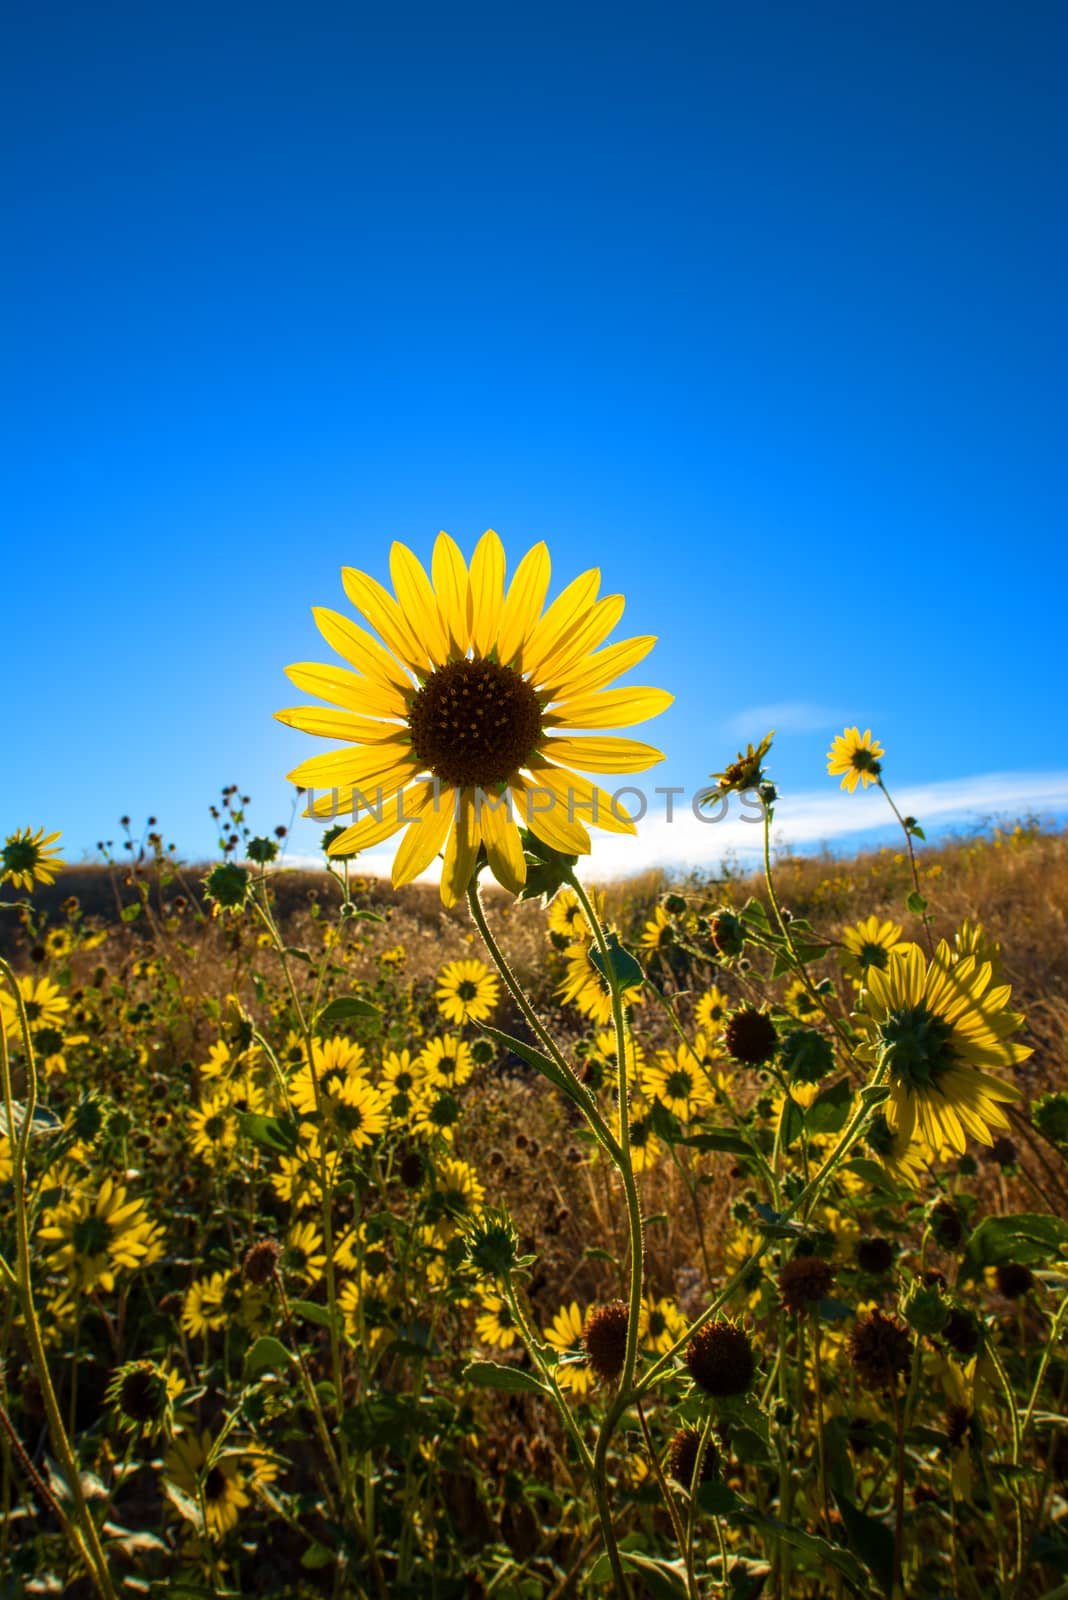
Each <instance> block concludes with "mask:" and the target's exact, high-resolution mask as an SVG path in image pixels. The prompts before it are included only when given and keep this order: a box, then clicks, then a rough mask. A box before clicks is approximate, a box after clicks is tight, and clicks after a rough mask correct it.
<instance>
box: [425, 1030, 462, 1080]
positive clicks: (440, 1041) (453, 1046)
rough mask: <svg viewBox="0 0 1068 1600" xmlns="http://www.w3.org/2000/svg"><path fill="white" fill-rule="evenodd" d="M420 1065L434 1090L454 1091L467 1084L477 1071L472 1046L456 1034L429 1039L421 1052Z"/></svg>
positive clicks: (440, 1035) (446, 1034)
mask: <svg viewBox="0 0 1068 1600" xmlns="http://www.w3.org/2000/svg"><path fill="white" fill-rule="evenodd" d="M418 1065H419V1066H420V1068H421V1069H422V1071H423V1073H424V1075H425V1077H426V1080H427V1083H428V1085H429V1086H430V1087H431V1088H432V1089H441V1088H448V1089H454V1088H455V1087H456V1085H457V1084H458V1083H466V1082H467V1080H468V1078H469V1077H470V1076H471V1074H472V1072H474V1070H475V1058H474V1056H473V1055H472V1054H471V1046H470V1045H469V1044H468V1043H467V1042H466V1041H465V1040H463V1039H460V1038H458V1037H457V1035H456V1034H454V1033H445V1034H439V1035H437V1036H436V1037H435V1038H433V1039H428V1040H427V1042H426V1044H425V1045H424V1046H423V1048H422V1050H421V1051H420V1052H419V1060H418Z"/></svg>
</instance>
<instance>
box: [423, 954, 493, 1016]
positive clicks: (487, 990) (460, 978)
mask: <svg viewBox="0 0 1068 1600" xmlns="http://www.w3.org/2000/svg"><path fill="white" fill-rule="evenodd" d="M499 993H500V985H499V983H498V981H497V978H496V975H495V974H494V973H492V972H491V971H490V969H489V968H488V967H487V966H486V964H485V962H484V961H477V960H475V959H472V960H470V961H448V962H446V964H445V965H444V966H443V967H442V969H441V971H440V972H439V973H438V992H437V1002H438V1010H439V1011H440V1012H441V1014H442V1016H443V1017H444V1018H445V1020H446V1022H454V1023H456V1024H457V1026H458V1027H462V1026H463V1024H464V1023H465V1022H485V1021H486V1020H487V1018H488V1017H490V1016H492V1014H493V1008H494V1006H495V1005H496V1004H497V996H498V994H499Z"/></svg>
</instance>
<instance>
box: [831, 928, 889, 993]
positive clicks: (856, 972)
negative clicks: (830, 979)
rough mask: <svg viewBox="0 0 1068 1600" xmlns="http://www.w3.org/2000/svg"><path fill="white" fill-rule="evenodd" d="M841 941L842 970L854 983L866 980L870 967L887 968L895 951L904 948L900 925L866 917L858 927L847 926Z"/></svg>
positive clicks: (883, 969) (880, 970) (877, 969)
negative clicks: (842, 947)
mask: <svg viewBox="0 0 1068 1600" xmlns="http://www.w3.org/2000/svg"><path fill="white" fill-rule="evenodd" d="M842 944H843V946H844V949H843V950H842V952H841V954H840V955H839V957H838V959H839V961H840V962H841V966H842V971H843V972H844V973H845V974H846V976H847V977H849V978H852V979H853V981H854V982H855V983H864V982H865V981H866V979H867V976H868V971H869V969H870V968H872V967H874V968H875V970H876V972H885V971H886V969H887V967H888V966H889V964H890V956H891V954H892V953H893V951H895V950H900V949H901V947H902V939H901V925H900V923H897V922H880V921H879V918H878V917H866V918H865V919H864V921H863V922H858V923H857V924H856V926H855V927H852V928H846V929H845V931H844V932H843V934H842Z"/></svg>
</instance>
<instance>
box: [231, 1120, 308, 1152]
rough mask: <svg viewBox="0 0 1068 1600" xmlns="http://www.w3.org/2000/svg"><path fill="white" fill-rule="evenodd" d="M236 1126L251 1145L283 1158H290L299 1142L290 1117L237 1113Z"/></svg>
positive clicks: (298, 1136) (297, 1131)
mask: <svg viewBox="0 0 1068 1600" xmlns="http://www.w3.org/2000/svg"><path fill="white" fill-rule="evenodd" d="M237 1125H238V1127H239V1128H240V1129H241V1132H242V1133H243V1134H244V1135H245V1138H246V1139H251V1140H252V1142H253V1144H258V1145H262V1146H263V1148H264V1149H265V1150H274V1151H276V1152H277V1153H278V1154H279V1155H283V1156H291V1155H292V1154H293V1152H294V1150H295V1149H296V1148H297V1144H298V1143H299V1140H300V1133H299V1130H298V1128H297V1124H296V1123H295V1122H294V1121H293V1118H292V1117H265V1116H263V1115H262V1114H261V1113H260V1112H258V1111H239V1112H238V1113H237Z"/></svg>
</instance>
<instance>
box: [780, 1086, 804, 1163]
mask: <svg viewBox="0 0 1068 1600" xmlns="http://www.w3.org/2000/svg"><path fill="white" fill-rule="evenodd" d="M779 1125H780V1130H781V1131H780V1133H779V1139H780V1141H781V1143H782V1147H783V1149H784V1150H789V1148H790V1146H791V1145H792V1144H794V1143H795V1142H796V1141H797V1140H798V1139H800V1137H801V1135H802V1133H803V1132H804V1129H805V1113H804V1109H803V1108H802V1107H801V1106H799V1105H798V1103H797V1101H796V1100H794V1099H792V1098H791V1097H790V1095H787V1096H786V1099H785V1100H784V1101H783V1103H782V1111H781V1112H780V1114H779Z"/></svg>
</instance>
